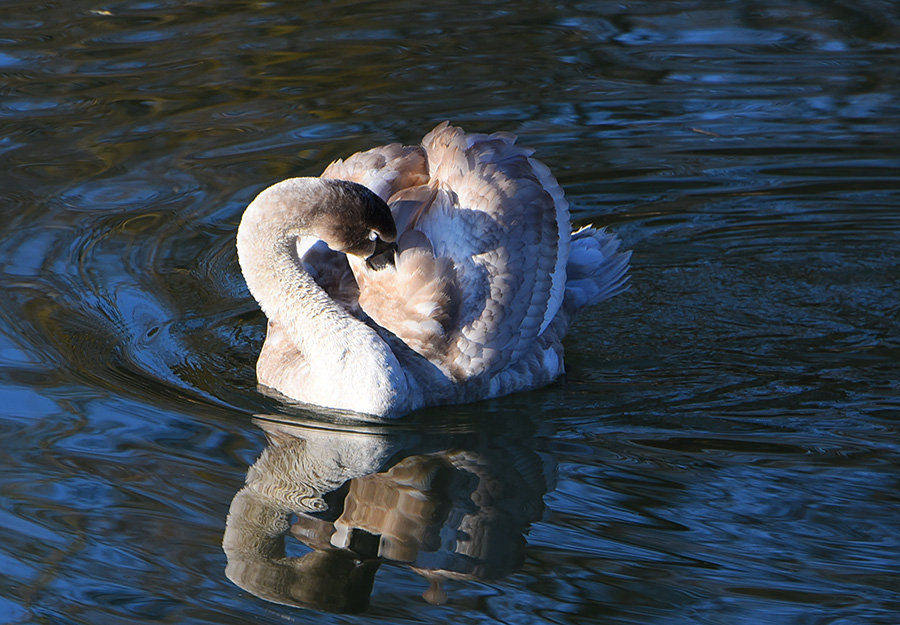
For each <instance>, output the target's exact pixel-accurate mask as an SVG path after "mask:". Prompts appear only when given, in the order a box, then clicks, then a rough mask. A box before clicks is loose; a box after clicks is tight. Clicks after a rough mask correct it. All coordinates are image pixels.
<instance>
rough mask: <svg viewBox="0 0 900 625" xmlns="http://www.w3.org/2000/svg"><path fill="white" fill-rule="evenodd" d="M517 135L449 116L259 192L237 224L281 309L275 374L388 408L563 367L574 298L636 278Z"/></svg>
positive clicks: (279, 382) (336, 397)
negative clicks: (576, 220) (403, 139)
mask: <svg viewBox="0 0 900 625" xmlns="http://www.w3.org/2000/svg"><path fill="white" fill-rule="evenodd" d="M531 154H532V151H531V150H529V149H526V148H523V147H520V146H517V145H516V144H515V137H514V136H513V135H510V134H507V133H495V134H492V135H481V134H466V133H464V132H463V131H462V130H461V129H459V128H455V127H452V126H449V125H448V124H446V123H444V124H441V125H439V126H438V127H437V128H435V129H434V130H433V131H431V132H430V133H429V134H428V135H426V136H425V138H424V139H423V140H422V144H421V145H420V146H401V145H399V144H392V145H387V146H382V147H378V148H374V149H372V150H369V151H366V152H360V153H357V154H354V155H353V156H351V157H349V158H347V159H346V160H343V161H342V160H338V161H336V162H334V163H332V164H331V165H329V166H328V167H327V168H326V169H325V172H324V173H323V174H322V176H321V177H320V178H291V179H288V180H284V181H282V182H279V183H277V184H275V185H273V186H271V187H269V188H268V189H266V190H264V191H263V192H262V193H260V194H259V195H258V196H257V197H256V199H254V200H253V202H251V203H250V205H249V206H248V207H247V210H246V211H245V212H244V215H243V218H242V219H241V224H240V227H239V228H238V233H237V249H238V259H239V262H240V265H241V271H242V272H243V274H244V278H245V280H246V282H247V286H248V288H249V289H250V292H251V293H252V294H253V297H254V298H256V301H257V302H259V305H260V307H261V308H262V310H263V312H264V313H265V314H266V317H268V320H269V324H268V329H267V335H266V340H265V343H264V344H263V348H262V352H261V353H260V355H259V360H258V362H257V378H258V380H259V383H260V384H262V385H263V386H265V387H269V388H271V389H275V390H277V391H279V392H280V393H282V394H283V395H285V396H287V397H289V398H291V399H294V400H297V401H300V402H304V403H309V404H314V405H318V406H324V407H329V408H336V409H340V410H349V411H353V412H357V413H364V414H368V415H374V416H378V417H399V416H402V415H404V414H406V413H408V412H411V411H413V410H416V409H418V408H421V407H424V406H429V405H438V404H448V403H462V402H469V401H475V400H479V399H486V398H491V397H498V396H501V395H505V394H508V393H512V392H515V391H520V390H525V389H532V388H537V387H540V386H543V385H546V384H548V383H549V382H551V381H552V380H554V379H555V378H556V377H557V376H559V375H560V374H561V373H562V372H563V349H562V344H561V339H562V338H563V335H564V334H565V331H566V328H567V327H568V325H569V322H570V320H571V319H572V317H573V315H574V314H575V312H576V311H577V310H578V309H579V308H581V307H583V306H588V305H592V304H595V303H597V302H599V301H601V300H604V299H607V298H609V297H612V296H613V295H615V294H617V293H619V292H620V291H622V290H623V289H624V287H625V283H626V281H627V276H626V273H627V269H628V259H629V256H630V253H629V252H620V251H619V241H618V239H617V238H616V237H614V236H613V235H611V234H608V233H606V232H605V231H603V230H596V229H593V228H583V229H581V230H578V231H577V232H575V233H572V231H571V223H570V220H569V209H568V204H567V202H566V200H565V197H564V195H563V191H562V189H561V188H560V186H559V184H558V183H557V182H556V179H555V178H554V177H553V175H552V174H551V173H550V171H549V169H548V168H547V167H546V166H545V165H544V164H543V163H541V162H540V161H538V160H536V159H534V158H532V157H531Z"/></svg>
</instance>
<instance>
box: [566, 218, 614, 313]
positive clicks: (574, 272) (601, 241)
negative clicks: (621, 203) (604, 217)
mask: <svg viewBox="0 0 900 625" xmlns="http://www.w3.org/2000/svg"><path fill="white" fill-rule="evenodd" d="M621 245H622V242H621V241H620V240H619V238H618V237H617V236H615V235H614V234H610V233H608V232H606V230H605V229H599V230H598V229H595V228H592V227H585V228H581V229H580V230H578V231H577V232H575V233H573V234H572V246H571V248H570V250H569V262H568V265H566V274H567V279H566V297H565V302H564V307H565V309H566V313H567V314H568V315H569V316H571V315H573V314H575V312H576V311H577V310H578V309H579V308H583V307H585V306H593V305H594V304H597V303H599V302H602V301H603V300H606V299H609V298H611V297H613V296H615V295H618V294H619V293H621V292H622V291H624V290H625V289H627V288H628V261H629V260H630V259H631V251H625V252H620V251H619V248H620V247H621Z"/></svg>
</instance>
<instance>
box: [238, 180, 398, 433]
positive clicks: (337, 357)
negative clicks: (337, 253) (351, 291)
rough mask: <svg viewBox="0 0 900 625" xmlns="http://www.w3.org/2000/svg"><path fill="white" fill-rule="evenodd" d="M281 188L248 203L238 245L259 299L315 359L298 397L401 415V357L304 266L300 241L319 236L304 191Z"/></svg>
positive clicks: (246, 275)
mask: <svg viewBox="0 0 900 625" xmlns="http://www.w3.org/2000/svg"><path fill="white" fill-rule="evenodd" d="M288 182H289V181H288ZM282 184H283V183H282ZM278 187H279V185H275V187H270V188H269V189H267V190H266V191H264V192H263V193H261V194H260V195H259V196H258V197H257V198H256V199H255V200H254V201H253V202H252V203H251V204H250V206H248V207H247V210H246V211H245V212H244V216H243V218H242V220H241V224H240V226H239V228H238V234H237V248H238V261H239V262H240V265H241V271H242V272H243V274H244V279H245V280H246V282H247V286H248V288H249V289H250V292H251V293H252V294H253V297H254V298H256V301H257V302H259V305H260V307H261V308H262V310H263V312H264V313H265V314H266V317H268V318H269V319H270V320H273V321H277V322H278V323H279V324H280V325H281V327H282V328H283V329H284V332H285V333H286V335H287V336H288V338H289V339H290V341H291V342H292V343H293V345H294V346H296V347H297V349H298V350H299V351H300V353H301V354H302V355H303V357H304V358H305V359H306V361H307V363H308V364H309V373H308V377H309V379H308V380H307V381H306V383H305V387H306V388H304V392H303V396H302V397H296V396H294V397H293V398H294V399H298V400H300V401H305V402H309V403H314V404H318V405H321V406H327V407H331V408H339V409H345V410H352V411H354V412H363V413H368V414H374V415H377V416H390V415H391V413H395V412H399V411H400V410H399V409H400V408H401V406H398V405H397V400H398V397H399V398H400V399H402V398H403V397H406V396H407V394H408V393H407V380H406V376H405V374H404V373H403V370H402V369H401V367H400V364H399V362H398V361H397V359H396V358H395V356H394V354H393V353H392V352H391V350H390V349H389V348H388V346H387V345H386V344H385V343H384V341H382V340H381V338H380V337H379V336H378V334H377V333H376V332H375V331H374V330H373V329H372V328H370V327H369V326H367V325H366V324H364V323H362V322H361V321H359V320H358V319H356V318H355V317H353V316H352V315H350V314H349V313H348V312H347V311H346V310H345V309H344V308H343V307H341V306H340V305H339V304H338V303H337V302H335V301H334V300H332V299H331V297H329V296H328V294H327V293H326V292H325V291H324V290H322V288H321V287H319V285H318V284H316V282H315V280H313V278H312V276H310V275H309V273H307V272H306V271H305V270H304V269H303V264H302V262H301V260H300V258H299V257H298V255H297V245H296V244H297V239H298V237H306V236H311V237H316V238H318V235H317V233H316V232H315V231H314V230H315V227H314V223H313V221H314V220H313V218H312V216H311V212H310V207H309V206H304V205H303V201H302V200H303V197H302V196H301V197H296V195H292V194H290V193H286V192H285V191H284V190H283V189H282V190H279V189H278ZM298 375H299V372H298ZM279 390H282V389H279ZM286 394H289V395H292V396H293V395H294V394H293V393H286Z"/></svg>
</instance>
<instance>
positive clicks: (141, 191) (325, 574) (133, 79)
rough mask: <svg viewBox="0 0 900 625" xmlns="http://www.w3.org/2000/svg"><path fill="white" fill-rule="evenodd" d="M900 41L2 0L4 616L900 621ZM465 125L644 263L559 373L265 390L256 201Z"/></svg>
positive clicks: (517, 17)
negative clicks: (454, 388) (347, 388)
mask: <svg viewBox="0 0 900 625" xmlns="http://www.w3.org/2000/svg"><path fill="white" fill-rule="evenodd" d="M898 68H900V9H898V6H897V4H896V3H894V2H888V1H877V0H868V1H864V2H843V1H836V0H835V1H826V0H819V1H814V0H795V1H792V2H775V1H774V0H771V1H769V0H760V1H756V2H749V1H747V2H736V1H735V2H712V1H709V0H707V1H701V0H697V1H694V2H689V1H677V0H672V1H667V2H650V1H645V2H581V3H557V4H552V3H544V2H495V3H491V4H484V3H469V4H467V3H459V2H453V3H451V2H436V3H428V4H421V3H412V2H392V1H386V2H378V3H375V2H360V3H350V2H309V3H299V4H298V3H286V2H277V1H276V2H202V3H201V2H195V3H184V2H166V1H158V2H157V1H147V2H111V3H106V4H104V3H98V2H86V1H80V0H76V1H73V2H48V3H43V4H34V3H32V2H18V1H7V2H4V3H2V4H0V402H2V403H0V466H2V472H0V570H2V571H3V575H2V576H0V622H2V623H46V624H54V625H55V624H70V623H71V624H91V625H95V624H105V623H124V622H128V623H179V624H182V623H190V624H200V623H247V622H253V623H284V622H288V623H322V622H326V623H468V622H478V623H517V624H518V623H522V624H525V623H529V624H530V623H610V624H613V623H614V624H619V623H635V624H637V623H640V624H645V623H659V624H663V623H664V624H666V625H669V624H675V623H679V624H681V623H684V624H692V625H693V624H696V623H709V624H720V623H728V624H729V625H732V624H747V625H751V624H752V625H756V624H759V623H766V624H782V623H784V624H788V623H790V624H795V623H796V624H815V625H820V624H821V625H825V624H828V625H847V624H851V623H853V624H855V623H877V624H893V623H897V622H898V616H897V615H898V614H900V573H898V571H900V496H898V492H900V437H898V430H900V364H898V363H900V236H898V231H900V150H898V141H900V70H898ZM445 119H448V120H451V121H452V122H454V123H455V124H458V125H461V126H463V127H464V128H466V129H467V130H470V131H478V132H486V131H495V130H507V131H512V132H514V133H516V134H518V135H519V137H520V142H521V143H524V144H528V145H531V146H533V147H535V148H536V150H537V155H538V156H539V157H540V158H541V159H542V160H544V161H545V162H546V163H547V164H548V165H549V166H550V167H551V169H552V170H553V171H554V172H555V173H556V175H557V177H558V178H559V180H560V182H561V184H562V185H563V187H564V188H565V189H566V192H567V195H568V198H569V201H570V203H571V205H572V211H573V217H574V219H575V221H576V222H577V223H578V224H582V223H588V222H593V223H595V224H597V225H603V226H607V227H609V228H610V229H611V230H612V231H614V232H616V233H617V234H619V235H620V236H621V238H622V239H623V240H624V242H625V245H626V246H627V247H629V248H631V249H633V250H634V256H633V260H632V266H633V268H632V273H631V275H632V282H631V284H632V287H631V289H630V290H629V291H628V292H627V293H626V294H624V295H622V296H620V297H617V298H616V299H614V300H612V301H610V302H608V303H606V304H603V305H601V306H599V307H597V308H595V309H593V310H590V311H588V312H587V313H585V314H583V315H582V317H581V318H580V319H579V321H578V323H577V325H576V326H575V327H574V328H573V330H572V331H571V333H570V335H569V336H568V338H567V345H566V349H567V361H568V374H567V376H566V377H565V378H564V379H563V380H561V381H560V382H559V383H557V384H555V385H553V386H551V387H549V388H547V389H544V390H541V391H537V392H533V393H528V394H524V395H518V396H513V397H508V398H504V399H501V400H496V401H492V402H487V403H481V404H474V405H471V406H462V407H454V408H450V409H432V410H428V411H424V412H422V413H421V414H416V415H413V416H412V417H411V418H410V419H408V420H406V421H404V422H403V423H402V424H399V425H394V426H391V427H378V426H375V425H360V424H355V425H354V424H346V423H344V424H339V423H334V422H332V421H329V419H328V418H327V416H325V415H321V414H316V413H315V412H298V411H296V410H291V409H288V408H286V407H283V406H281V405H279V404H278V403H277V402H275V401H273V400H271V399H268V398H266V397H264V396H263V395H261V394H259V393H258V392H257V390H256V386H255V380H254V372H253V366H254V362H255V358H256V355H257V354H258V350H259V347H260V343H261V340H262V336H263V332H264V323H265V321H264V318H263V316H262V315H261V313H260V312H259V311H258V310H257V308H256V306H255V303H254V302H253V301H252V298H251V297H250V296H249V293H248V292H247V291H246V289H245V287H244V284H243V280H242V278H241V276H240V271H239V268H238V266H237V262H236V258H235V251H234V234H235V230H236V227H237V224H238V221H239V219H240V215H241V212H242V211H243V208H244V207H245V205H246V203H247V202H248V201H249V200H250V199H251V198H252V197H253V196H254V195H255V193H256V192H258V191H259V190H260V189H262V188H263V187H265V186H267V185H269V184H271V183H273V182H275V181H277V180H279V179H282V178H285V177H288V176H293V175H315V174H318V173H319V172H320V171H321V170H322V169H323V168H324V167H325V166H326V165H327V164H328V163H329V162H330V161H331V160H333V159H334V158H338V157H342V156H346V155H349V154H351V153H353V152H355V151H358V150H361V149H367V148H369V147H372V146H375V145H380V144H384V143H388V142H393V141H401V142H406V143H415V142H417V141H418V140H419V139H420V138H421V136H422V135H423V134H425V133H426V132H427V131H428V130H430V129H431V128H432V127H433V126H434V125H435V124H436V123H437V122H439V121H443V120H445ZM266 450H267V451H266ZM273 459H276V460H277V459H280V460H279V462H281V464H278V462H275V461H274V460H273ZM313 460H315V462H317V463H319V464H316V465H315V466H324V467H327V470H326V469H322V470H321V471H318V470H317V471H310V470H309V467H310V466H312V465H311V464H310V463H312V461H313ZM304 463H305V464H304ZM251 466H252V467H253V468H252V469H251ZM273 467H274V468H273ZM279 467H281V468H280V469H279ZM285 467H291V469H290V470H285ZM248 472H249V476H250V482H251V486H252V487H253V488H256V489H257V490H259V491H261V492H264V493H266V495H265V497H262V498H255V499H254V498H253V497H251V498H245V495H246V494H247V493H248V490H247V489H245V480H247V479H248ZM317 480H318V481H317ZM310 481H312V482H315V483H316V484H318V487H320V488H321V490H323V491H325V492H327V493H328V494H327V495H326V496H325V497H324V499H321V500H319V499H317V498H315V497H313V498H310V497H309V496H308V493H307V491H306V490H304V488H305V487H306V486H308V485H309V483H310ZM251 490H252V489H251ZM254 497H255V495H254ZM233 501H236V502H238V503H237V504H234V505H235V506H239V505H243V504H242V503H241V502H248V501H249V502H251V504H252V505H250V504H248V505H249V507H248V508H246V509H247V510H256V511H257V512H259V513H260V515H261V516H260V517H259V518H266V519H269V521H271V523H273V524H274V525H273V527H274V526H278V527H281V528H282V529H284V530H286V533H283V534H278V535H276V536H269V537H267V538H266V539H265V540H256V541H255V542H254V540H252V532H249V533H248V532H244V533H241V531H243V530H242V529H241V528H244V529H246V527H245V526H244V525H241V522H240V521H241V520H245V517H247V516H248V515H245V516H244V517H242V516H241V515H239V514H233V515H232V517H231V518H230V519H229V509H230V508H232V506H233V503H232V502H233ZM284 502H289V503H291V502H292V503H291V505H293V508H292V509H290V510H288V507H289V506H288V504H285V503H284ZM254 506H255V507H254ZM326 506H327V508H328V509H327V510H324V511H319V512H315V513H314V511H315V510H316V509H318V508H323V507H326ZM236 509H237V508H232V510H233V512H234V511H235V510H236ZM297 512H299V514H296V513H297ZM249 516H252V515H249ZM226 519H229V520H228V527H229V531H231V530H232V529H234V528H238V530H240V531H239V532H238V534H236V535H238V536H240V537H241V540H242V541H243V543H242V544H244V545H245V546H246V547H247V549H246V552H247V553H250V554H251V555H249V556H248V555H246V553H245V555H244V556H242V557H243V560H241V561H242V562H243V564H242V565H241V566H243V568H241V569H240V570H239V573H240V575H243V577H240V575H239V576H238V577H240V579H239V580H238V582H239V583H238V584H236V583H233V582H232V581H231V580H230V579H229V577H231V578H235V577H236V575H235V570H237V569H235V566H236V565H235V564H234V562H235V561H236V560H235V559H234V558H233V557H232V556H233V555H234V554H230V555H229V556H228V557H226V553H225V551H223V548H222V541H223V536H225V533H226ZM235 519H237V521H239V522H235ZM291 527H292V528H293V530H292V531H287V530H288V528H291ZM373 536H374V537H375V540H377V539H378V536H381V540H382V541H383V542H382V544H383V545H387V547H385V549H384V553H385V554H389V555H390V556H391V557H386V556H383V557H381V558H380V559H378V558H376V557H374V556H373V550H372V542H371V541H372V540H373V538H372V537H373ZM342 540H343V541H344V542H343V543H341V541H342ZM336 544H337V545H338V546H342V548H341V549H337V548H336V547H335V545H336ZM281 545H284V548H285V549H286V551H285V553H286V555H287V556H288V557H289V558H292V559H289V560H279V557H280V553H279V552H278V550H279V549H281ZM388 547H389V548H390V551H389V550H388ZM254 550H255V551H254ZM266 550H269V551H266ZM263 551H266V553H267V554H268V556H266V557H262V556H261V555H260V553H262V552H263ZM254 554H255V555H254ZM273 554H274V555H273ZM257 556H259V557H257ZM238 560H240V558H238ZM226 567H228V574H227V575H226ZM261 597H262V598H261ZM285 603H293V604H294V605H284V604H285ZM360 610H361V612H359V611H360ZM341 611H344V612H347V611H357V612H359V613H358V614H355V615H347V614H340V612H341Z"/></svg>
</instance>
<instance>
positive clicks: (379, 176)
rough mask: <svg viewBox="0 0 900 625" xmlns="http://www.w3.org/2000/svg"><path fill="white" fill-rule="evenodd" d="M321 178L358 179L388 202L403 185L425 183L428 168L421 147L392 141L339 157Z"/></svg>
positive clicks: (356, 180)
mask: <svg viewBox="0 0 900 625" xmlns="http://www.w3.org/2000/svg"><path fill="white" fill-rule="evenodd" d="M322 178H336V179H339V180H349V181H350V182H356V183H358V184H361V185H363V186H365V187H368V188H369V189H370V190H371V191H372V192H374V193H375V194H376V195H378V196H379V197H380V198H381V199H382V200H384V201H385V202H387V201H388V200H389V199H390V197H391V196H393V195H394V194H395V193H397V192H398V191H400V190H402V189H407V188H409V187H415V186H418V185H422V184H425V183H426V182H427V181H428V169H427V167H426V165H425V152H424V150H422V148H420V147H418V146H403V145H400V144H399V143H392V144H390V145H383V146H381V147H377V148H372V149H371V150H366V151H365V152H357V153H356V154H354V155H353V156H350V157H349V158H347V159H344V160H342V159H338V160H336V161H334V162H333V163H331V164H330V165H329V166H328V167H326V168H325V171H324V172H322Z"/></svg>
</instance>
